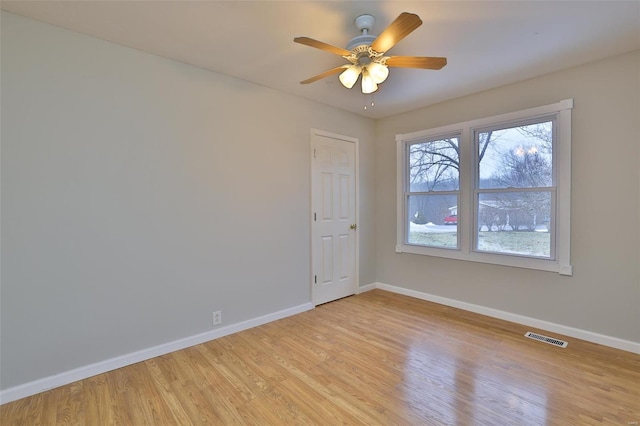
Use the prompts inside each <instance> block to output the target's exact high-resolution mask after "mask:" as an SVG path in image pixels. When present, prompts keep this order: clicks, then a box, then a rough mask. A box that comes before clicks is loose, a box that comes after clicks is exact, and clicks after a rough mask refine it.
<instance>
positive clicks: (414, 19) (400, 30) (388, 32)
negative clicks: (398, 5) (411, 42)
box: [371, 12, 422, 53]
mask: <svg viewBox="0 0 640 426" xmlns="http://www.w3.org/2000/svg"><path fill="white" fill-rule="evenodd" d="M420 25H422V20H421V19H420V17H419V16H418V15H416V14H413V13H408V12H402V13H401V14H400V15H399V16H398V17H397V18H396V20H395V21H393V22H392V23H391V25H389V26H388V27H387V28H386V29H385V30H384V31H383V32H382V33H381V34H380V35H379V36H378V38H376V39H375V40H374V41H373V43H371V48H372V49H373V50H375V51H376V52H380V53H384V52H386V51H387V50H389V49H391V48H392V47H393V46H395V45H396V44H397V43H398V42H399V41H400V40H402V39H403V38H405V37H406V36H408V35H409V34H410V33H411V32H412V31H413V30H415V29H416V28H418V27H419V26H420Z"/></svg>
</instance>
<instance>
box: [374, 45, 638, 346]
mask: <svg viewBox="0 0 640 426" xmlns="http://www.w3.org/2000/svg"><path fill="white" fill-rule="evenodd" d="M566 98H573V99H574V101H575V103H574V109H573V115H572V132H573V133H572V135H573V137H572V191H573V192H572V199H571V204H572V220H571V248H572V256H571V258H572V264H573V270H574V274H573V276H572V277H566V276H560V275H558V274H555V273H550V272H541V271H534V270H526V269H517V268H509V267H501V266H496V265H486V264H476V263H471V262H463V261H456V260H448V259H441V258H432V257H426V256H418V255H412V254H406V253H404V254H397V253H395V252H394V248H395V242H396V234H395V229H396V155H395V147H396V144H395V135H396V134H397V133H408V132H413V131H417V130H422V129H429V128H433V127H438V126H443V125H447V124H453V123H458V122H461V121H466V120H472V119H477V118H482V117H487V116H492V115H497V114H501V113H506V112H511V111H517V110H522V109H526V108H530V107H536V106H541V105H546V104H551V103H554V102H557V101H560V100H562V99H566ZM639 108H640V53H639V52H634V53H632V54H627V55H622V56H617V57H613V58H609V59H607V60H604V61H600V62H595V63H592V64H588V65H584V66H581V67H577V68H573V69H569V70H566V71H562V72H557V73H553V74H549V75H546V76H543V77H540V78H535V79H532V80H527V81H524V82H521V83H517V84H513V85H508V86H504V87H501V88H498V89H495V90H490V91H486V92H483V93H478V94H475V95H472V96H467V97H464V98H460V99H455V100H452V101H450V102H445V103H442V104H438V105H434V106H431V107H429V108H424V109H420V110H416V111H412V112H410V113H406V114H401V115H398V116H394V117H390V118H387V119H383V120H379V121H378V122H377V127H376V140H377V148H376V191H377V202H376V206H377V208H376V214H377V216H376V219H377V233H376V235H377V240H376V244H377V257H376V260H377V279H378V281H379V282H382V283H385V284H390V285H396V286H400V287H405V288H408V289H411V290H416V291H420V292H424V293H428V294H432V295H436V296H441V297H446V298H450V299H455V300H459V301H463V302H467V303H471V304H476V305H480V306H484V307H489V308H493V309H498V310H502V311H506V312H510V313H515V314H519V315H524V316H527V317H530V318H535V319H539V320H544V321H550V322H553V323H557V324H561V325H564V326H569V327H575V328H579V329H582V330H587V331H590V332H594V333H600V334H604V335H608V336H612V337H617V338H621V339H625V340H629V341H633V342H640V274H639V267H638V265H639V262H638V253H639V252H640V232H639V225H640V210H639V198H638V194H639V193H640V191H639V188H640V186H639V185H640V176H639V172H638V170H639V169H640V153H639V151H638V147H639V142H638V141H639V140H640V131H639V124H638V123H639V122H640V109H639Z"/></svg>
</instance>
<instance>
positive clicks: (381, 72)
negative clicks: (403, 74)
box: [367, 62, 389, 84]
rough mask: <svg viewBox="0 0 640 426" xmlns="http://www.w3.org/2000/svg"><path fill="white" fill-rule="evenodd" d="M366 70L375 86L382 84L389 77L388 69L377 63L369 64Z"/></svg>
mask: <svg viewBox="0 0 640 426" xmlns="http://www.w3.org/2000/svg"><path fill="white" fill-rule="evenodd" d="M367 70H368V72H369V75H370V76H371V78H372V79H373V81H374V82H375V83H376V84H380V83H383V82H384V81H385V80H386V79H387V77H388V76H389V68H387V66H386V65H382V64H381V63H379V62H371V63H370V64H369V65H368V66H367Z"/></svg>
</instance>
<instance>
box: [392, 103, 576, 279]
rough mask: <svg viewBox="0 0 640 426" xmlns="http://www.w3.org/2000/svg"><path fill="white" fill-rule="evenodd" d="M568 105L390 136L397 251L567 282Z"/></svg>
mask: <svg viewBox="0 0 640 426" xmlns="http://www.w3.org/2000/svg"><path fill="white" fill-rule="evenodd" d="M572 107H573V101H572V100H565V101H561V102H559V103H557V104H553V105H547V106H543V107H539V108H533V109H529V110H525V111H519V112H515V113H510V114H504V115H501V116H497V117H490V118H485V119H481V120H475V121H471V122H465V123H459V124H455V125H451V126H446V127H440V128H437V129H430V130H424V131H420V132H415V133H410V134H402V135H397V136H396V141H397V144H398V229H397V245H396V251H397V252H400V253H402V252H406V253H415V254H424V255H431V256H440V257H449V258H454V259H461V260H469V261H475V262H485V263H494V264H500V265H508V266H516V267H524V268H532V269H540V270H546V271H554V272H559V273H561V274H565V275H571V273H572V271H571V265H570V236H569V230H570V229H569V228H570V193H571V192H570V191H571V181H570V179H571V169H570V168H571V109H572Z"/></svg>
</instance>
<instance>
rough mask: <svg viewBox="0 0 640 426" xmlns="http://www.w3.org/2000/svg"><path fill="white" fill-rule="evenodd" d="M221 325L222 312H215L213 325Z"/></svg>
mask: <svg viewBox="0 0 640 426" xmlns="http://www.w3.org/2000/svg"><path fill="white" fill-rule="evenodd" d="M220 324H222V311H215V312H214V313H213V325H220Z"/></svg>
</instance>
